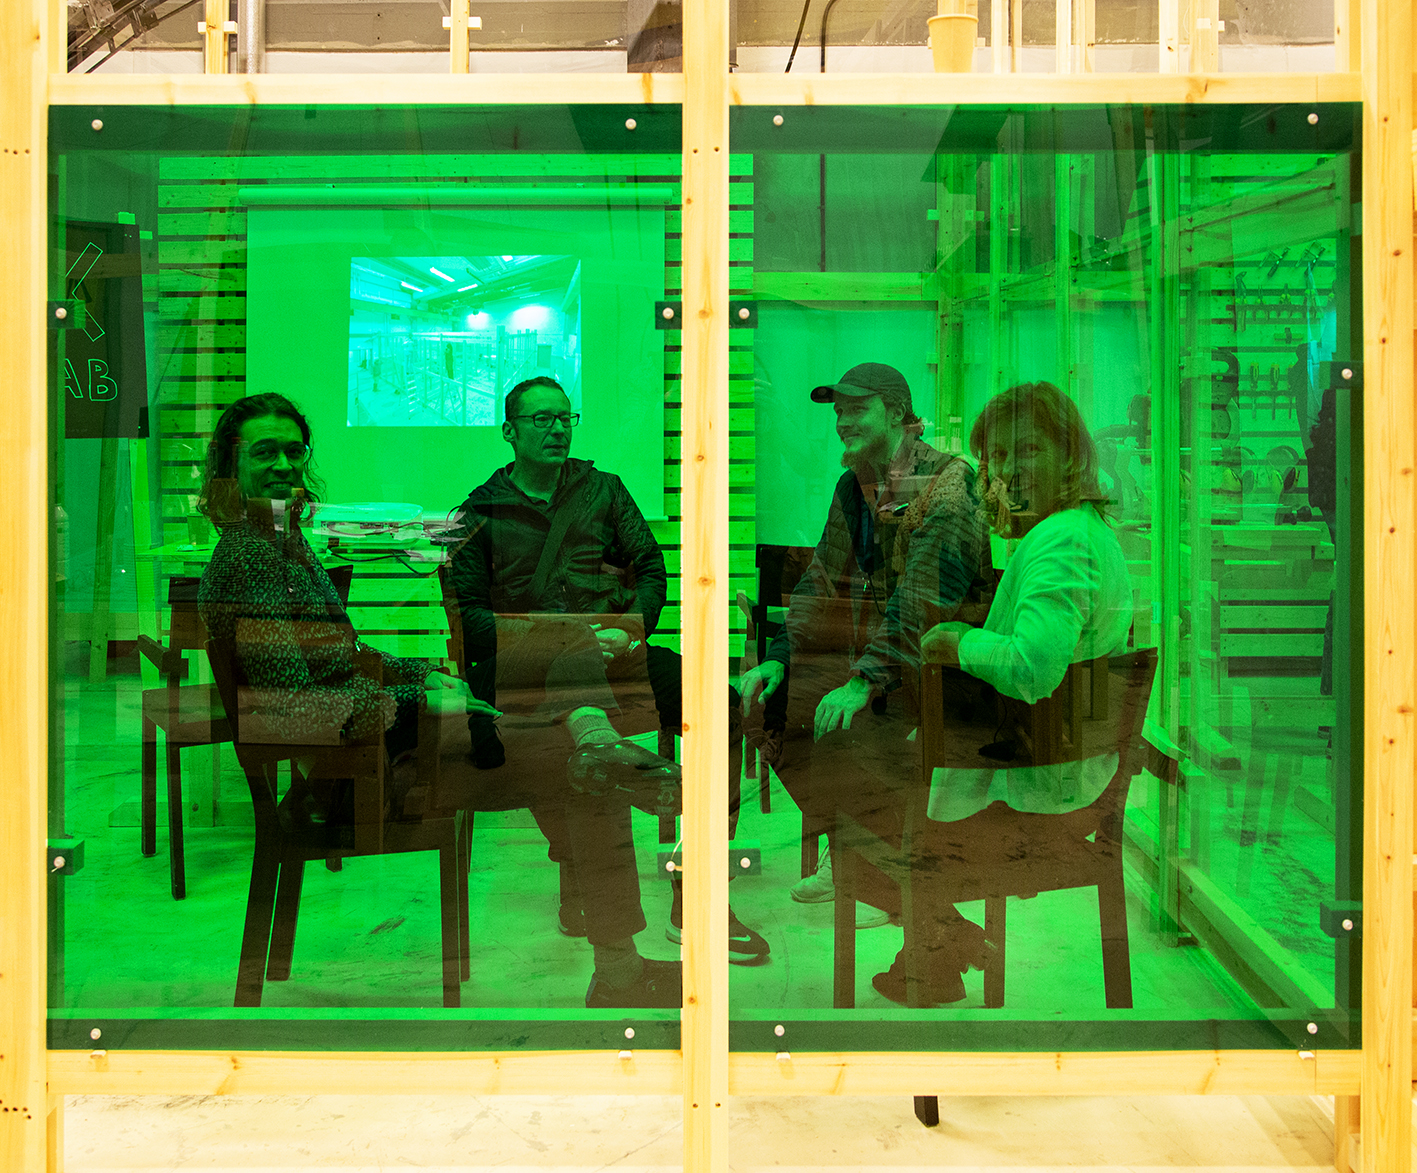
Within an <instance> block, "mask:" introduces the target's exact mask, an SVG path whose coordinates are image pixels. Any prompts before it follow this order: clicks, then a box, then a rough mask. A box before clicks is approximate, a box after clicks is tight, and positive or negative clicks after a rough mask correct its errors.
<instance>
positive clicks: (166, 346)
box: [157, 321, 246, 352]
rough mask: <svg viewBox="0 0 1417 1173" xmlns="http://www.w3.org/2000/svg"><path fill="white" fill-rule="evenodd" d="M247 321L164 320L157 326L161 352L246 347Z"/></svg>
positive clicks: (158, 343) (158, 344)
mask: <svg viewBox="0 0 1417 1173" xmlns="http://www.w3.org/2000/svg"><path fill="white" fill-rule="evenodd" d="M245 345H246V323H245V322H244V321H243V322H220V323H215V322H183V323H181V324H175V323H173V322H163V323H161V324H160V325H159V326H158V328H157V346H158V350H159V351H160V352H162V351H170V350H212V349H214V348H218V347H221V348H225V349H231V348H233V347H234V348H244V347H245Z"/></svg>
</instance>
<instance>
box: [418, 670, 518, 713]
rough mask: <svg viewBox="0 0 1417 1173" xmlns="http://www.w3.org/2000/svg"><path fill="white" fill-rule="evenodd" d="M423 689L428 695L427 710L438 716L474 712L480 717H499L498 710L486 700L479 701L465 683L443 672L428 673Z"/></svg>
mask: <svg viewBox="0 0 1417 1173" xmlns="http://www.w3.org/2000/svg"><path fill="white" fill-rule="evenodd" d="M423 691H424V692H425V694H426V695H427V697H428V711H429V712H430V713H436V714H437V715H438V716H440V717H452V716H461V715H462V714H467V715H468V716H472V715H474V714H476V715H478V716H482V717H500V716H501V715H502V714H501V712H500V710H498V709H494V708H493V707H492V706H491V705H489V704H488V703H487V702H486V701H480V700H478V699H477V698H476V697H475V696H473V695H472V693H470V692H469V691H468V687H467V683H466V682H465V681H463V680H460V679H459V678H458V677H456V676H449V675H448V674H447V673H445V672H432V673H429V676H428V680H427V681H426V682H425V683H424V686H423Z"/></svg>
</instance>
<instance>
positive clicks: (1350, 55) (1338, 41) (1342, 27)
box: [1333, 0, 1363, 73]
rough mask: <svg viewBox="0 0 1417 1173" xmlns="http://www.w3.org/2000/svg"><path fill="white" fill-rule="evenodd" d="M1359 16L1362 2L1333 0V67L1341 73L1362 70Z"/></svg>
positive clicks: (1357, 0) (1361, 39)
mask: <svg viewBox="0 0 1417 1173" xmlns="http://www.w3.org/2000/svg"><path fill="white" fill-rule="evenodd" d="M1361 15H1362V0H1333V67H1334V69H1336V70H1338V71H1339V72H1341V73H1358V72H1359V71H1360V70H1361V69H1362V68H1363V37H1362V31H1361V28H1362V26H1361V25H1360V23H1359V20H1360V17H1361Z"/></svg>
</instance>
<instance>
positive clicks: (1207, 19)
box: [1191, 0, 1220, 73]
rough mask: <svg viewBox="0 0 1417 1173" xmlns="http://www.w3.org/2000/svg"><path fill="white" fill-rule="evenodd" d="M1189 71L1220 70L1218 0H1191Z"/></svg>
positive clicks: (1206, 71)
mask: <svg viewBox="0 0 1417 1173" xmlns="http://www.w3.org/2000/svg"><path fill="white" fill-rule="evenodd" d="M1191 72H1192V73H1219V72H1220V0H1193V9H1192V21H1191Z"/></svg>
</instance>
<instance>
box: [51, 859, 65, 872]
mask: <svg viewBox="0 0 1417 1173" xmlns="http://www.w3.org/2000/svg"><path fill="white" fill-rule="evenodd" d="M67 862H68V861H67V860H66V859H65V858H64V857H63V856H62V855H56V856H55V857H54V870H55V871H56V872H57V871H58V870H59V869H60V868H62V867H63V866H64V865H65V863H67Z"/></svg>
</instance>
